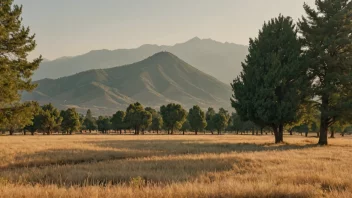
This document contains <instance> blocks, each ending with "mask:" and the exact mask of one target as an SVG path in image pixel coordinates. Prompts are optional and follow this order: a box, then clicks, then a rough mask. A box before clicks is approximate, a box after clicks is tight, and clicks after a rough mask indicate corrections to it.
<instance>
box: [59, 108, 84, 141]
mask: <svg viewBox="0 0 352 198" xmlns="http://www.w3.org/2000/svg"><path fill="white" fill-rule="evenodd" d="M60 115H61V117H62V122H61V130H62V131H63V132H65V133H69V134H70V135H72V133H73V132H74V131H78V130H79V128H80V126H81V123H80V122H79V114H78V113H77V111H76V109H74V108H69V109H67V110H66V111H61V113H60Z"/></svg>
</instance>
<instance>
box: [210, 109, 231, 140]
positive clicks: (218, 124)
mask: <svg viewBox="0 0 352 198" xmlns="http://www.w3.org/2000/svg"><path fill="white" fill-rule="evenodd" d="M213 122H214V128H215V129H216V130H217V131H218V134H219V135H220V134H221V131H223V130H225V129H226V127H227V124H228V119H227V117H226V115H225V114H223V113H217V114H215V116H214V118H213Z"/></svg>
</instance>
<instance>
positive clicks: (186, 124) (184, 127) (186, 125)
mask: <svg viewBox="0 0 352 198" xmlns="http://www.w3.org/2000/svg"><path fill="white" fill-rule="evenodd" d="M180 130H181V131H182V133H183V135H184V134H185V132H186V131H189V130H191V125H190V124H189V121H188V120H186V121H184V122H183V124H182V127H181V129H180Z"/></svg>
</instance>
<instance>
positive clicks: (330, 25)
mask: <svg viewBox="0 0 352 198" xmlns="http://www.w3.org/2000/svg"><path fill="white" fill-rule="evenodd" d="M315 4H316V7H317V9H316V10H315V9H313V8H311V7H309V6H308V5H307V4H305V5H304V9H305V11H306V14H307V16H306V17H303V18H302V19H301V20H300V21H299V23H298V26H299V28H300V33H301V34H302V43H303V47H304V49H305V51H304V55H305V59H306V61H307V64H308V65H309V75H310V76H311V77H312V78H314V79H315V81H314V84H313V86H312V88H313V93H314V95H316V96H318V97H319V99H320V106H319V108H320V111H321V116H320V120H321V122H320V125H321V126H320V137H319V144H321V145H326V144H328V139H327V135H328V133H327V131H328V127H329V126H331V125H333V124H334V122H336V121H338V120H339V118H341V117H345V116H351V115H352V53H351V51H352V35H351V32H352V20H351V18H352V2H351V1H350V0H319V1H316V3H315Z"/></svg>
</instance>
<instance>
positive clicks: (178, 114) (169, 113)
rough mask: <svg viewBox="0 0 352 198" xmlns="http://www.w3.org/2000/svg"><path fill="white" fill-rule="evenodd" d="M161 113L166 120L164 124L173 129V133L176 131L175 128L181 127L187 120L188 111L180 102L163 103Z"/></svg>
mask: <svg viewBox="0 0 352 198" xmlns="http://www.w3.org/2000/svg"><path fill="white" fill-rule="evenodd" d="M160 113H161V116H162V117H163V120H164V125H165V127H166V128H167V129H168V131H170V130H171V134H173V133H174V130H175V129H176V130H177V129H180V128H181V127H182V124H183V123H184V122H185V121H186V115H187V112H186V110H184V109H183V108H182V106H181V105H179V104H174V103H171V104H168V105H167V106H165V105H163V106H161V107H160Z"/></svg>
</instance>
